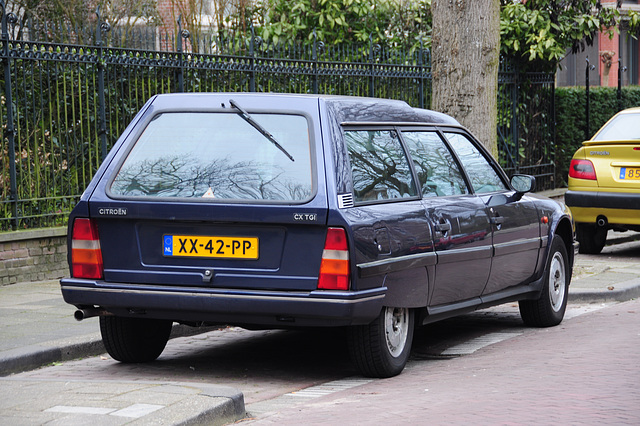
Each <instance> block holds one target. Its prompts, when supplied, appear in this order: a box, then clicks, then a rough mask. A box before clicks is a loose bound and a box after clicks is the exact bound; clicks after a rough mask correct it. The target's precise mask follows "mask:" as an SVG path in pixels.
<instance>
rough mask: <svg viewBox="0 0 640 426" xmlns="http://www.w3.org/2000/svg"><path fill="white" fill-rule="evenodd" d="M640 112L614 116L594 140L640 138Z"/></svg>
mask: <svg viewBox="0 0 640 426" xmlns="http://www.w3.org/2000/svg"><path fill="white" fill-rule="evenodd" d="M638 123H640V114H620V115H619V116H617V117H614V119H613V120H611V121H610V122H609V123H607V125H606V126H604V127H603V128H602V129H601V130H600V131H599V132H598V134H597V135H596V136H595V137H594V138H593V140H594V141H630V140H637V139H640V125H639V124H638Z"/></svg>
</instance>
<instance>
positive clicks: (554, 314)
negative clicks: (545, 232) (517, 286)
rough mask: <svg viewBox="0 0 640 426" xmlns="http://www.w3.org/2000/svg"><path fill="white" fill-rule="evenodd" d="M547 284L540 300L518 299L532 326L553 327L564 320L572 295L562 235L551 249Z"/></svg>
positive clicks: (555, 238) (522, 315)
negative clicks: (570, 294)
mask: <svg viewBox="0 0 640 426" xmlns="http://www.w3.org/2000/svg"><path fill="white" fill-rule="evenodd" d="M544 275H545V278H544V286H543V287H542V293H541V294H540V298H538V299H537V300H521V301H520V302H518V305H519V307H520V316H521V317H522V320H523V321H524V323H525V324H526V325H528V326H532V327H552V326H554V325H558V324H560V323H561V322H562V318H564V313H565V311H566V309H567V298H568V296H569V281H570V279H571V274H570V271H569V257H568V256H567V248H566V247H565V245H564V241H563V240H562V238H561V237H560V236H558V235H556V236H554V237H553V241H552V242H551V252H550V255H549V258H548V259H547V264H546V266H545V270H544Z"/></svg>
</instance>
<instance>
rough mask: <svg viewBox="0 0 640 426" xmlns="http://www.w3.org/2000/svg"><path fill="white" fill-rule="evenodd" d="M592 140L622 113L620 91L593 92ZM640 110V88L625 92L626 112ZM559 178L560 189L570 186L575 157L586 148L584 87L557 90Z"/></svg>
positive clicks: (590, 115) (623, 102)
mask: <svg viewBox="0 0 640 426" xmlns="http://www.w3.org/2000/svg"><path fill="white" fill-rule="evenodd" d="M589 92H590V93H589V98H590V100H591V101H590V104H589V109H590V112H589V136H588V138H591V137H592V136H593V135H594V134H595V133H596V132H597V131H598V130H599V129H600V127H602V126H603V125H604V123H606V122H607V121H608V120H609V119H610V118H611V117H613V116H614V114H616V113H617V112H618V111H619V106H618V89H617V88H615V87H591V88H590V89H589ZM637 106H640V86H628V87H623V88H622V109H625V108H631V107H637ZM555 109H556V176H557V177H558V184H557V186H563V185H566V184H567V180H568V174H569V163H571V157H573V154H574V153H575V152H576V150H577V149H578V148H580V146H581V145H582V142H583V141H584V140H585V139H587V138H585V131H586V128H587V126H586V94H585V88H584V87H558V88H556V108H555Z"/></svg>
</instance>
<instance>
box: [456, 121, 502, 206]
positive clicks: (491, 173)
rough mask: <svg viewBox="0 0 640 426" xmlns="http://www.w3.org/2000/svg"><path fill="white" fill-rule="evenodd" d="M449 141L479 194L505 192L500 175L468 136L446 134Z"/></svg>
mask: <svg viewBox="0 0 640 426" xmlns="http://www.w3.org/2000/svg"><path fill="white" fill-rule="evenodd" d="M445 136H446V137H447V140H448V141H449V143H450V144H451V147H452V148H453V150H454V151H455V152H456V154H458V158H460V161H461V162H462V165H463V166H464V168H465V170H466V171H467V175H469V179H470V180H471V186H473V190H474V191H475V192H476V193H477V194H483V193H487V192H494V191H504V190H506V189H507V186H506V185H505V183H504V182H503V181H502V179H501V178H500V176H499V175H498V173H497V172H496V171H495V169H494V168H493V167H492V166H491V164H490V163H489V162H488V161H487V159H486V158H485V156H484V155H482V153H481V152H480V150H479V149H478V148H476V147H475V146H473V144H472V143H471V141H470V140H469V139H467V137H466V136H464V135H461V134H459V133H445Z"/></svg>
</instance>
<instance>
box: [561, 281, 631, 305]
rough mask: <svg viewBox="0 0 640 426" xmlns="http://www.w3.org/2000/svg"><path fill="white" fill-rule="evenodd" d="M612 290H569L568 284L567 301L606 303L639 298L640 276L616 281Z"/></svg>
mask: <svg viewBox="0 0 640 426" xmlns="http://www.w3.org/2000/svg"><path fill="white" fill-rule="evenodd" d="M613 287H614V289H613V290H606V291H604V290H598V289H584V288H583V289H580V290H578V291H576V292H571V285H569V300H568V303H606V302H626V301H629V300H631V299H637V298H640V278H634V279H632V280H629V281H624V282H621V283H616V284H614V285H613Z"/></svg>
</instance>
